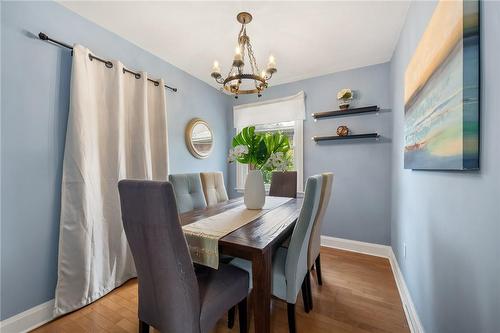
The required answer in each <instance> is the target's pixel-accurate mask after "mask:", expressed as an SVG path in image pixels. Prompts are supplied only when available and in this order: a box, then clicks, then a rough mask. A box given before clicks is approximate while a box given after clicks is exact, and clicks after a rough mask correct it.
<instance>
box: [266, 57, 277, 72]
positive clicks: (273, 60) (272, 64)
mask: <svg viewBox="0 0 500 333" xmlns="http://www.w3.org/2000/svg"><path fill="white" fill-rule="evenodd" d="M267 67H269V68H271V69H275V68H276V58H274V56H273V55H272V54H271V55H270V56H269V64H268V65H267Z"/></svg>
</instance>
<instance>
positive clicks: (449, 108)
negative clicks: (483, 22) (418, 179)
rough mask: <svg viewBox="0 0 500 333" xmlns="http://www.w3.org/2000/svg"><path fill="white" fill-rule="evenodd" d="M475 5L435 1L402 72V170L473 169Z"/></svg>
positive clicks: (476, 84) (476, 77)
mask: <svg viewBox="0 0 500 333" xmlns="http://www.w3.org/2000/svg"><path fill="white" fill-rule="evenodd" d="M479 16H480V15H479V1H477V0H471V1H469V0H467V1H460V0H457V1H440V2H439V3H438V4H437V5H436V7H435V9H434V13H433V15H432V18H431V20H430V21H429V23H428V24H427V28H426V30H425V32H424V34H423V35H422V38H421V39H420V42H419V44H418V46H417V48H416V50H415V52H414V54H413V57H412V59H411V60H410V62H409V63H408V66H407V67H406V72H405V87H404V104H405V111H404V112H405V126H404V137H405V147H404V167H405V169H420V170H424V169H427V170H475V169H479V96H480V91H479V77H480V76H479V73H480V72H479V60H480V58H479V47H480V43H479V39H480V36H479V26H480V22H479Z"/></svg>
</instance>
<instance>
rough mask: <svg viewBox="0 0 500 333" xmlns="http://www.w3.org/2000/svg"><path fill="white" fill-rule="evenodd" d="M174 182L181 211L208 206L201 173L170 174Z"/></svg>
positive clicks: (170, 179) (169, 177)
mask: <svg viewBox="0 0 500 333" xmlns="http://www.w3.org/2000/svg"><path fill="white" fill-rule="evenodd" d="M168 180H169V181H170V182H171V183H172V185H173V187H174V192H175V198H176V200H177V207H179V212H180V213H185V212H189V211H190V210H193V209H199V208H206V207H207V202H206V201H205V195H204V194H203V188H202V186H201V178H200V174H199V173H179V174H173V175H169V176H168Z"/></svg>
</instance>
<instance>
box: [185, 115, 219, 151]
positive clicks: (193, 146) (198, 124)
mask: <svg viewBox="0 0 500 333" xmlns="http://www.w3.org/2000/svg"><path fill="white" fill-rule="evenodd" d="M185 136H186V145H187V147H188V149H189V151H190V152H191V154H192V155H193V156H194V157H196V158H207V157H208V156H209V155H210V153H211V152H212V149H213V145H214V136H213V134H212V130H211V129H210V127H209V126H208V124H207V122H206V121H204V120H202V119H199V118H195V119H192V120H191V121H190V122H189V123H188V125H187V127H186V134H185Z"/></svg>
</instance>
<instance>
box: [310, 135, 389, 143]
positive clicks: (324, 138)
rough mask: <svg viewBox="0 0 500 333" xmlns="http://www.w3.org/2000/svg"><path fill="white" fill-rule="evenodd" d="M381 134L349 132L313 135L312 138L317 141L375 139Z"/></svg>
mask: <svg viewBox="0 0 500 333" xmlns="http://www.w3.org/2000/svg"><path fill="white" fill-rule="evenodd" d="M379 137H380V135H379V134H378V133H365V134H349V135H346V136H339V135H327V136H313V137H312V138H311V139H312V140H313V141H315V142H318V141H333V140H341V141H343V140H353V139H357V140H359V139H375V140H378V138H379Z"/></svg>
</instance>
